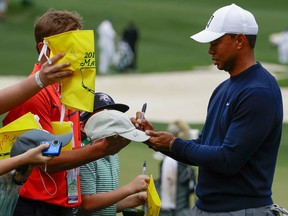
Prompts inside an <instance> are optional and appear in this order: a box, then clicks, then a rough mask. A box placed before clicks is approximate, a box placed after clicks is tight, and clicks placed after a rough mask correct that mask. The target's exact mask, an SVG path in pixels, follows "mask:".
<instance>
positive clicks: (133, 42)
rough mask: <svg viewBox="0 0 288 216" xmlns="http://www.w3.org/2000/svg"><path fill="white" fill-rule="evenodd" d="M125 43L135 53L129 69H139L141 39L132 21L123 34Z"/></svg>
mask: <svg viewBox="0 0 288 216" xmlns="http://www.w3.org/2000/svg"><path fill="white" fill-rule="evenodd" d="M122 39H123V41H125V42H127V43H128V44H129V46H130V48H131V50H132V53H133V60H132V62H131V64H130V65H128V69H132V70H135V69H137V42H138V39H139V32H138V29H137V28H136V26H135V24H134V22H132V21H130V22H129V23H128V25H127V27H126V28H125V29H124V31H123V34H122Z"/></svg>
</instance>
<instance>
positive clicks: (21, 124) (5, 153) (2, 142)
mask: <svg viewBox="0 0 288 216" xmlns="http://www.w3.org/2000/svg"><path fill="white" fill-rule="evenodd" d="M33 129H42V127H41V125H40V123H39V122H38V121H37V117H36V116H35V115H33V114H32V113H31V112H29V113H26V114H25V115H23V116H21V117H20V118H18V119H16V120H15V121H13V122H11V123H9V124H8V125H6V126H5V127H3V128H1V129H0V160H3V159H5V158H9V157H10V154H9V153H10V151H11V148H12V145H13V143H15V141H16V139H17V137H18V136H20V135H21V134H23V133H25V132H27V131H29V130H33Z"/></svg>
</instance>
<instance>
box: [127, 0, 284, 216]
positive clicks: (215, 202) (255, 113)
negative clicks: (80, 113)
mask: <svg viewBox="0 0 288 216" xmlns="http://www.w3.org/2000/svg"><path fill="white" fill-rule="evenodd" d="M257 34H258V24H257V22H256V20H255V18H254V16H253V14H252V13H251V12H249V11H247V10H245V9H243V8H241V7H239V6H237V5H236V4H231V5H227V6H224V7H221V8H220V9H218V10H216V11H215V12H214V13H213V15H212V16H211V18H210V19H209V21H208V23H207V25H206V27H205V29H204V30H203V31H201V32H199V33H197V34H195V35H192V36H191V38H192V39H193V40H195V41H197V42H200V43H208V44H209V49H208V53H209V54H210V55H211V59H212V61H213V63H214V65H216V67H217V68H218V69H219V70H223V71H227V72H228V75H229V78H228V79H227V80H225V81H223V82H222V83H221V84H220V85H219V86H218V87H216V89H215V90H214V92H213V94H212V96H211V98H210V100H209V104H208V109H207V117H206V120H205V123H204V126H203V129H202V132H201V134H200V135H199V137H198V138H197V139H192V140H186V139H181V138H177V137H175V136H174V135H173V134H171V133H168V132H164V131H162V132H157V131H153V127H152V125H151V124H150V123H149V122H148V121H147V120H146V119H141V118H140V114H141V113H140V112H137V114H136V119H135V118H133V119H132V121H133V122H134V124H135V126H137V127H139V125H140V126H141V127H144V130H145V132H146V134H147V135H149V136H151V138H150V139H149V140H148V141H147V142H146V143H147V144H148V145H149V146H150V147H151V148H153V149H155V150H161V151H162V152H163V153H164V154H166V155H168V156H170V157H172V158H174V159H175V160H177V161H180V162H183V163H186V164H190V165H196V166H198V167H199V171H198V180H197V187H196V195H197V198H198V199H197V201H196V206H194V207H193V208H192V209H191V211H190V215H193V216H194V215H201V216H208V215H209V216H220V215H221V216H226V215H227V216H228V215H237V216H238V215H239V216H240V215H249V214H250V215H257V216H258V215H259V216H260V215H275V214H276V212H275V210H276V209H275V205H274V204H273V200H272V183H273V176H274V172H275V165H276V160H277V154H278V149H279V144H280V140H281V134H282V124H283V103H282V96H281V91H280V88H279V85H278V83H277V81H276V79H275V77H273V76H272V75H271V73H269V72H268V71H267V70H266V69H265V68H264V67H263V66H262V65H261V64H260V63H259V62H257V61H256V59H255V54H254V48H255V43H256V38H257ZM277 210H278V209H277ZM274 213H275V214H274Z"/></svg>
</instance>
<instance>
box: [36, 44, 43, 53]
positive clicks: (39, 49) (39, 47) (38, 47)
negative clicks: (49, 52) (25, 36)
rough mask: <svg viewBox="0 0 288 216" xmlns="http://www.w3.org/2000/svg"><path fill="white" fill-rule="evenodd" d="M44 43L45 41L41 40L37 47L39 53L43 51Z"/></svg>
mask: <svg viewBox="0 0 288 216" xmlns="http://www.w3.org/2000/svg"><path fill="white" fill-rule="evenodd" d="M43 45H44V44H43V42H39V43H38V44H37V46H36V48H37V51H38V53H40V52H41V50H42V47H43Z"/></svg>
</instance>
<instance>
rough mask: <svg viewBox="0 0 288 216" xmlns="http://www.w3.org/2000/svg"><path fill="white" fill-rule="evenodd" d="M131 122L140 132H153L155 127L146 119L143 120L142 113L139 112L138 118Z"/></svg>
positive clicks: (132, 119)
mask: <svg viewBox="0 0 288 216" xmlns="http://www.w3.org/2000/svg"><path fill="white" fill-rule="evenodd" d="M130 120H131V122H132V124H133V125H134V126H135V127H136V128H137V129H139V130H142V131H145V130H153V125H152V124H151V123H150V122H148V121H147V119H146V118H144V119H141V112H137V113H136V117H135V118H134V117H132V118H131V119H130Z"/></svg>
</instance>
